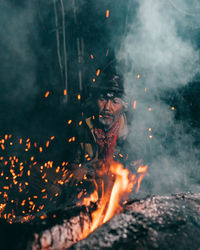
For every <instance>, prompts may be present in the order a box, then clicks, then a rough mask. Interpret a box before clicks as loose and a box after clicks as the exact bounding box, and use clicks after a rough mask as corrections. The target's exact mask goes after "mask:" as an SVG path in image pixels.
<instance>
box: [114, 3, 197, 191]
mask: <svg viewBox="0 0 200 250" xmlns="http://www.w3.org/2000/svg"><path fill="white" fill-rule="evenodd" d="M189 4H190V5H189ZM130 5H133V6H135V1H130ZM137 6H138V7H137V9H136V15H135V16H133V17H132V21H131V22H130V24H129V26H128V32H127V34H126V35H125V37H124V39H123V41H122V45H121V48H120V50H119V51H117V52H116V54H117V59H118V61H119V62H120V63H122V65H123V67H122V66H121V64H120V67H119V68H118V70H119V71H120V70H121V71H122V74H123V75H124V78H125V88H126V94H127V95H128V96H129V98H130V99H131V105H132V103H133V101H135V102H136V109H135V110H134V119H133V122H132V126H131V131H130V136H129V141H130V144H131V145H133V150H135V151H137V154H138V157H139V158H143V160H144V162H145V161H146V162H147V163H149V176H148V177H147V178H146V183H147V184H146V189H147V191H148V192H153V193H168V192H176V191H183V190H184V189H185V190H194V189H196V184H195V181H196V182H197V180H195V181H193V180H192V179H191V176H192V175H195V173H199V171H198V168H197V166H198V159H197V155H198V152H199V150H198V149H197V148H195V146H194V135H193V132H194V131H192V130H191V131H190V133H186V132H185V130H184V126H185V124H184V122H183V121H177V120H176V119H175V114H176V107H172V106H170V105H169V104H167V103H166V102H165V101H164V99H166V98H167V97H166V96H167V93H169V91H173V92H174V93H178V91H179V90H180V88H181V87H182V88H183V87H184V86H186V85H187V84H188V83H189V82H191V81H192V80H193V79H194V78H195V76H196V75H197V74H198V73H199V70H200V67H199V66H200V65H199V49H198V46H197V44H196V42H195V41H194V40H193V39H192V37H190V36H188V35H187V32H188V30H191V29H192V28H193V29H196V28H197V27H198V26H197V24H198V23H199V21H200V15H199V14H198V13H197V12H196V11H195V10H196V8H199V4H198V2H197V1H190V3H188V1H186V0H185V1H178V0H177V1H164V0H141V1H137ZM130 9H131V8H130ZM130 16H131V13H130ZM192 173H193V174H192ZM193 177H194V176H193ZM193 177H192V178H193ZM194 179H195V178H194ZM144 182H145V181H144Z"/></svg>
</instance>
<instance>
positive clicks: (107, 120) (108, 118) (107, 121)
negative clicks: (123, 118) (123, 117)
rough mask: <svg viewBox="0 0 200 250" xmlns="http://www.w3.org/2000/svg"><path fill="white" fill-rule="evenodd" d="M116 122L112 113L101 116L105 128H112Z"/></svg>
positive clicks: (100, 120)
mask: <svg viewBox="0 0 200 250" xmlns="http://www.w3.org/2000/svg"><path fill="white" fill-rule="evenodd" d="M114 121H115V117H114V116H113V115H112V114H110V113H101V114H100V115H99V122H100V123H101V124H102V125H103V126H105V128H110V127H112V124H113V123H114Z"/></svg>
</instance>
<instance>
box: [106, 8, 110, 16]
mask: <svg viewBox="0 0 200 250" xmlns="http://www.w3.org/2000/svg"><path fill="white" fill-rule="evenodd" d="M109 15H110V11H109V10H106V18H109Z"/></svg>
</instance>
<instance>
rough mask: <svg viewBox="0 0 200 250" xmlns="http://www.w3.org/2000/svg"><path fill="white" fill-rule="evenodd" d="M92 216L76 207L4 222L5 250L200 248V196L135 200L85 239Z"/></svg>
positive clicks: (2, 230)
mask: <svg viewBox="0 0 200 250" xmlns="http://www.w3.org/2000/svg"><path fill="white" fill-rule="evenodd" d="M90 214H91V211H90V210H89V209H88V208H86V207H84V206H82V207H78V206H75V207H71V208H65V209H60V210H57V211H54V212H51V213H48V214H46V218H45V219H43V220H41V219H40V218H35V219H34V220H33V221H32V222H28V223H25V224H19V223H14V224H12V225H9V224H8V223H5V222H1V224H0V235H1V242H0V246H1V247H0V249H16V250H18V249H33V250H36V249H43V250H44V249H48V250H53V249H57V250H58V249H66V248H70V249H81V250H82V249H92V250H93V249H199V248H200V237H199V235H200V194H191V193H187V194H176V195H170V196H154V197H149V198H145V199H143V200H134V201H130V202H128V203H126V204H125V205H124V211H123V212H122V213H121V214H119V215H116V216H115V217H114V218H112V219H111V220H110V221H108V222H107V223H105V224H103V225H102V226H100V227H99V228H97V229H96V230H95V231H94V232H93V233H92V234H90V235H89V236H88V237H87V238H85V239H83V240H81V235H82V232H83V231H84V229H85V228H88V227H89V226H90V223H91V217H90ZM10 238H11V239H12V240H10ZM75 243H76V244H75ZM4 246H5V247H4Z"/></svg>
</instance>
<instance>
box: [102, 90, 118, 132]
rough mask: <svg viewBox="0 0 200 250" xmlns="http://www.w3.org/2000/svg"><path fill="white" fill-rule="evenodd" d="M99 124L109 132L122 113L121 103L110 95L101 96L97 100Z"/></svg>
mask: <svg viewBox="0 0 200 250" xmlns="http://www.w3.org/2000/svg"><path fill="white" fill-rule="evenodd" d="M97 105H98V108H99V122H100V123H101V124H102V125H103V126H104V127H105V129H107V130H109V129H110V128H111V127H112V125H113V124H114V123H115V121H117V120H118V118H119V117H120V115H121V114H122V112H123V102H122V100H121V99H120V98H118V97H115V96H114V95H112V94H109V93H107V94H101V95H100V96H99V98H98V100H97Z"/></svg>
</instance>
